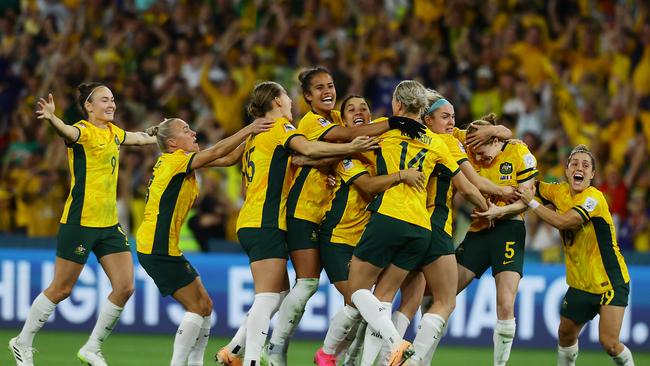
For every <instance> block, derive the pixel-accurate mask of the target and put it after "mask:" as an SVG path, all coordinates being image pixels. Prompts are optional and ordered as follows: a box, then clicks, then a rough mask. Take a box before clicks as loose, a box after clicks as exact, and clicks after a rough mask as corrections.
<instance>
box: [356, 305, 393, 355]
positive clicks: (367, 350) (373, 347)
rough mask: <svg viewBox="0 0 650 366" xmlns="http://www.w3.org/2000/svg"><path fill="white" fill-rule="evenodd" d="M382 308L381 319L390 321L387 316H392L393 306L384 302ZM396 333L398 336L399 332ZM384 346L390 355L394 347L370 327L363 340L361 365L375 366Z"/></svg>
mask: <svg viewBox="0 0 650 366" xmlns="http://www.w3.org/2000/svg"><path fill="white" fill-rule="evenodd" d="M373 297H374V296H373ZM381 306H382V308H383V309H384V310H383V311H382V312H381V313H380V317H382V318H386V319H388V316H387V315H388V314H390V311H391V308H392V306H393V304H391V303H389V302H382V303H381ZM390 324H391V325H392V324H393V323H392V322H391V323H390ZM395 332H396V334H397V331H395ZM398 336H399V334H398ZM384 346H387V347H388V352H389V353H390V351H391V349H392V346H391V345H390V344H389V343H387V342H385V341H384V337H382V335H381V332H378V331H377V330H376V329H375V328H372V327H371V326H370V325H368V327H367V328H366V334H365V335H364V340H363V353H362V355H361V365H362V366H370V365H372V364H374V362H375V360H376V359H377V357H378V356H379V354H380V353H381V349H382V347H384ZM380 364H381V360H380Z"/></svg>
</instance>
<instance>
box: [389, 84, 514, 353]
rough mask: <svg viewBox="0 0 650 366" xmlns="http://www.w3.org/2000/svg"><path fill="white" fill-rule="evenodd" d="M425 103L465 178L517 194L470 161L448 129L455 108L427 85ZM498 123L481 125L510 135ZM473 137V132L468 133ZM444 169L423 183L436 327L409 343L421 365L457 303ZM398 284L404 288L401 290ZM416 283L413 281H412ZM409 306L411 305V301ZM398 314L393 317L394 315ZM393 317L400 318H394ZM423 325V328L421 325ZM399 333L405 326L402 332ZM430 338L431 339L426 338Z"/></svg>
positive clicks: (432, 126) (431, 313) (487, 190)
mask: <svg viewBox="0 0 650 366" xmlns="http://www.w3.org/2000/svg"><path fill="white" fill-rule="evenodd" d="M427 97H428V107H427V108H426V109H425V111H424V113H423V115H422V120H423V122H424V124H425V125H426V126H427V127H428V128H429V130H431V131H432V132H433V133H435V134H436V135H437V136H438V137H440V138H441V139H442V140H443V141H444V142H445V144H446V146H447V147H448V148H449V151H450V152H451V155H452V157H453V159H454V160H455V161H456V163H458V165H459V166H460V169H461V172H462V173H463V175H465V176H466V177H467V179H468V180H469V181H470V182H471V183H472V184H473V185H474V186H476V187H477V188H478V189H479V190H480V191H481V193H484V194H488V195H491V196H493V197H497V198H499V199H501V200H503V201H506V202H507V201H509V200H511V199H513V198H515V197H516V196H515V194H514V189H513V188H512V187H510V186H498V185H496V184H494V183H492V182H490V181H489V180H488V179H486V178H484V177H481V176H480V175H478V174H477V173H476V171H475V170H474V167H472V165H471V164H470V163H469V161H468V159H467V154H466V153H465V149H464V148H463V145H462V143H461V142H460V141H458V140H457V139H456V138H455V137H454V136H453V135H452V133H453V132H454V128H455V113H454V107H453V105H451V103H449V102H448V101H447V100H446V99H444V98H443V97H442V95H440V94H439V93H438V92H437V91H435V90H431V89H428V90H427ZM496 127H497V126H481V129H487V130H488V131H487V132H488V133H490V134H499V133H502V134H506V135H508V134H509V130H508V131H507V132H504V131H501V129H497V128H496ZM472 137H473V136H472ZM449 173H450V172H448V171H446V170H445V169H442V168H440V169H437V171H435V172H434V174H435V177H434V179H431V180H429V185H428V187H427V191H428V195H427V208H428V210H429V213H430V217H431V232H432V233H431V248H430V252H431V253H432V254H433V255H434V258H435V259H434V260H433V261H432V262H431V264H429V265H428V268H427V270H428V272H429V276H427V281H428V283H427V285H428V286H427V288H428V290H429V291H428V294H429V295H428V296H427V297H426V298H425V301H424V302H425V303H426V304H425V305H424V308H423V312H422V314H423V316H424V317H423V321H424V322H425V324H426V323H431V325H432V326H431V327H429V329H434V331H435V334H433V337H431V335H430V334H428V333H427V332H426V331H424V332H418V334H417V336H416V338H415V340H414V342H413V348H414V350H415V354H414V356H413V358H412V361H411V362H414V361H417V362H422V363H423V364H427V362H428V364H430V363H431V358H432V357H433V353H434V352H435V350H436V347H437V345H438V343H439V342H440V339H442V336H443V333H444V329H443V328H444V327H446V325H447V319H448V318H449V316H450V315H451V313H452V312H453V310H454V308H455V306H456V288H457V286H458V278H457V270H456V265H457V264H456V257H455V255H454V244H453V239H452V222H453V218H452V205H451V202H452V198H453V190H452V176H451V175H450V174H449ZM403 287H404V286H402V290H407V291H408V289H404V288H403ZM416 287H417V286H416ZM417 301H419V296H410V297H406V298H405V297H404V296H403V298H402V304H408V303H410V302H412V303H414V306H418V305H419V303H417V304H415V302H417ZM411 307H413V306H411ZM414 312H415V311H413V310H411V311H409V312H406V315H404V314H401V313H400V312H396V313H394V314H393V320H394V323H395V324H396V326H397V324H400V323H401V326H400V327H399V328H400V329H398V330H400V331H402V330H404V331H405V328H406V327H408V324H409V322H410V318H409V316H411V317H412V314H414ZM396 315H397V316H396ZM395 320H400V321H399V322H396V321H395ZM422 329H427V328H425V327H423V328H422ZM402 334H403V331H402ZM430 339H434V340H435V342H433V343H431V342H427V340H430Z"/></svg>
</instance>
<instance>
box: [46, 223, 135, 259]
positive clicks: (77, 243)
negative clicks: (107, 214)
mask: <svg viewBox="0 0 650 366" xmlns="http://www.w3.org/2000/svg"><path fill="white" fill-rule="evenodd" d="M56 239H57V244H56V256H57V257H60V258H63V259H67V260H70V261H73V262H76V263H79V264H86V261H88V256H89V255H90V252H91V251H92V252H93V253H95V256H96V257H97V259H99V258H101V257H103V256H105V255H107V254H113V253H121V252H130V251H131V246H130V245H129V239H128V238H127V237H126V234H124V231H123V230H122V227H121V226H120V224H117V225H115V226H110V227H86V226H81V225H76V224H60V225H59V233H58V234H57V236H56Z"/></svg>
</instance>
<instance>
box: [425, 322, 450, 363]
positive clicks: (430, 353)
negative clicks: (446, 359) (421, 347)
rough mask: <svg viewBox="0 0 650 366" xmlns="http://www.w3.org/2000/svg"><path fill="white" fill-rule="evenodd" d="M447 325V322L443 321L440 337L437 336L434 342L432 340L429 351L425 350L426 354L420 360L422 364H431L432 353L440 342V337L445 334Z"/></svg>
mask: <svg viewBox="0 0 650 366" xmlns="http://www.w3.org/2000/svg"><path fill="white" fill-rule="evenodd" d="M448 326H449V322H448V321H447V322H445V326H444V327H442V335H441V336H440V337H438V339H437V340H436V341H435V342H433V346H432V347H431V348H430V349H429V351H428V352H427V355H426V356H425V357H424V359H423V361H422V364H423V365H431V360H433V353H434V352H435V351H436V349H437V348H438V345H439V344H440V340H441V339H442V337H444V336H445V334H447V327H448Z"/></svg>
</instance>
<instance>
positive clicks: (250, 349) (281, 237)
mask: <svg viewBox="0 0 650 366" xmlns="http://www.w3.org/2000/svg"><path fill="white" fill-rule="evenodd" d="M249 113H250V114H251V115H252V116H253V117H265V118H270V119H274V120H275V125H274V127H273V128H272V129H271V130H269V131H267V132H264V133H261V134H259V135H256V136H253V137H251V138H249V139H248V140H247V142H246V148H245V150H246V153H245V155H244V158H243V161H242V163H243V175H244V177H243V178H244V184H245V185H246V199H245V201H244V205H243V206H242V209H241V211H240V213H239V218H238V220H237V236H238V238H239V242H240V243H241V245H242V247H243V248H244V250H245V251H246V253H247V254H248V257H249V259H250V266H251V271H252V273H253V281H254V284H255V300H254V302H253V305H252V306H251V308H250V310H249V313H248V317H247V319H246V326H245V328H243V329H242V333H241V334H240V332H238V335H236V337H235V338H237V337H239V336H241V335H242V334H243V333H245V339H246V341H245V347H244V348H245V353H244V365H245V366H251V365H259V364H260V354H261V351H262V346H263V345H264V341H265V340H266V334H267V332H268V328H269V322H270V319H271V316H272V314H273V313H274V312H275V311H276V310H277V308H278V307H279V306H280V303H281V301H282V295H281V293H282V292H284V291H286V290H288V288H289V284H288V277H287V270H286V264H287V254H288V253H287V231H286V230H287V216H286V209H287V205H286V202H287V195H288V193H289V184H290V179H289V178H290V177H289V176H288V174H287V170H288V169H289V168H290V164H289V157H290V155H291V152H292V151H295V152H297V153H299V154H302V155H305V156H308V157H310V158H321V157H330V156H346V155H348V154H352V153H355V152H361V151H366V150H368V149H372V148H375V147H376V142H375V141H374V139H372V138H367V137H363V136H362V137H358V138H355V139H354V140H353V141H352V142H350V143H345V144H331V143H326V142H322V141H309V140H307V138H305V136H304V135H302V134H300V131H298V130H296V128H295V127H294V126H293V125H292V124H291V121H292V115H291V99H290V98H289V96H288V95H287V93H286V92H285V90H284V89H283V88H282V86H280V85H279V84H277V83H274V82H263V83H260V84H258V85H257V86H256V87H255V89H254V90H253V95H252V101H251V104H250V107H249ZM241 348H242V345H241V344H233V342H231V344H229V345H228V346H227V347H224V348H223V349H222V350H220V351H219V353H218V354H217V359H218V361H219V362H221V363H223V364H226V365H234V364H237V363H238V362H239V361H238V360H236V357H235V354H237V353H238V351H239V350H240V349H241Z"/></svg>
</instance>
